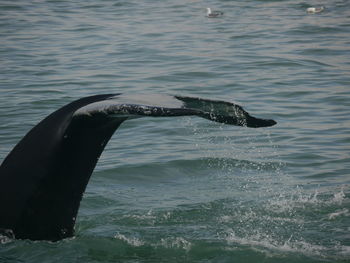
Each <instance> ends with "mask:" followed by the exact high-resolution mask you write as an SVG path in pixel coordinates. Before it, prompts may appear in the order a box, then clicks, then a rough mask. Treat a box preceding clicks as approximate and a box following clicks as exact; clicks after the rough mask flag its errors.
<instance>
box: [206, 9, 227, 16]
mask: <svg viewBox="0 0 350 263" xmlns="http://www.w3.org/2000/svg"><path fill="white" fill-rule="evenodd" d="M223 14H224V12H221V11H211V8H210V7H207V17H219V16H222V15H223Z"/></svg>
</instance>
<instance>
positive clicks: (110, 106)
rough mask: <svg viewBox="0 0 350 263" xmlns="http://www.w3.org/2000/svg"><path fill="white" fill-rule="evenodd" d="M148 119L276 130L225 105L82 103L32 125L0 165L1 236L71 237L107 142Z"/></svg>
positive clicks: (132, 100) (139, 99) (108, 97)
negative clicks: (127, 124)
mask: <svg viewBox="0 0 350 263" xmlns="http://www.w3.org/2000/svg"><path fill="white" fill-rule="evenodd" d="M146 116H149V117H175V116H200V117H203V118H206V119H209V120H212V121H215V122H221V123H226V124H231V125H238V126H247V127H254V128H257V127H268V126H272V125H274V124H276V122H275V121H273V120H265V119H258V118H255V117H252V116H250V115H249V114H248V113H247V112H246V111H244V110H243V108H242V107H241V106H239V105H236V104H233V103H230V102H223V101H214V100H206V99H199V98H190V97H183V96H167V95H152V96H149V95H143V96H141V95H138V96H135V95H134V96H128V95H122V94H105V95H96V96H91V97H86V98H82V99H79V100H77V101H74V102H72V103H69V104H67V105H66V106H64V107H62V108H61V109H59V110H57V111H55V112H54V113H52V114H50V115H49V116H48V117H46V118H45V119H44V120H42V121H41V122H40V123H39V124H37V125H36V126H35V127H34V128H33V129H32V130H31V131H29V132H28V134H27V135H26V136H24V137H23V139H22V140H21V141H20V142H19V143H18V144H17V145H16V146H15V147H14V149H13V150H12V151H11V152H10V154H9V155H8V156H7V157H6V158H5V160H4V161H3V163H2V164H1V166H0V209H1V211H2V212H1V213H2V215H1V216H0V229H2V233H13V234H14V236H15V237H16V238H22V239H24V238H28V239H32V240H59V239H62V238H65V237H70V236H72V235H73V234H74V224H75V220H76V215H77V213H78V209H79V205H80V201H81V199H82V196H83V193H84V191H85V188H86V186H87V183H88V181H89V179H90V176H91V174H92V172H93V170H94V168H95V166H96V164H97V162H98V159H99V157H100V155H101V153H102V151H103V150H104V148H105V146H106V144H107V142H108V141H109V139H110V138H111V136H112V135H113V133H114V132H115V130H116V129H117V128H118V127H119V126H120V125H121V124H122V123H123V122H124V121H125V120H127V119H131V118H138V117H146Z"/></svg>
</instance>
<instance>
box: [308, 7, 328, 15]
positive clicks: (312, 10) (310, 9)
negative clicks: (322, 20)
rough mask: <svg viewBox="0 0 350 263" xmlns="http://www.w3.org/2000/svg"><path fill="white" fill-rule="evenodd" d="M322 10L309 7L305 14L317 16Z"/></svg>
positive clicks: (322, 8)
mask: <svg viewBox="0 0 350 263" xmlns="http://www.w3.org/2000/svg"><path fill="white" fill-rule="evenodd" d="M323 10H324V7H323V6H321V7H309V8H308V9H306V12H307V13H308V14H317V13H321V12H322V11H323Z"/></svg>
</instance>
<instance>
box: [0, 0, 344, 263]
mask: <svg viewBox="0 0 350 263" xmlns="http://www.w3.org/2000/svg"><path fill="white" fill-rule="evenodd" d="M319 5H324V6H325V10H324V12H322V13H320V14H313V15H309V14H307V13H306V8H308V7H310V6H319ZM206 7H212V8H213V9H219V10H221V11H224V12H225V14H224V16H223V17H222V18H218V19H209V18H207V17H205V8H206ZM349 47H350V1H348V0H333V1H331V0H324V1H322V2H319V1H277V0H276V1H257V0H255V1H243V0H242V1H209V0H208V1H194V0H193V1H182V0H180V1H155V0H147V1H136V0H132V1H116V0H115V1H112V0H105V1H77V0H75V1H40V0H37V1H1V2H0V93H1V95H0V102H1V103H0V159H1V160H2V159H3V158H5V156H6V155H7V153H8V152H9V151H10V150H11V149H12V148H13V146H14V145H15V144H16V143H17V142H18V141H19V139H20V138H22V136H23V135H24V134H25V133H26V132H27V131H28V130H29V129H30V128H31V127H32V126H33V125H35V124H36V123H37V122H38V121H39V120H41V119H42V118H43V117H45V116H46V115H48V114H49V113H51V112H52V111H54V110H55V109H57V108H58V107H60V106H63V105H64V104H66V103H68V102H70V101H72V100H74V99H77V98H80V97H83V96H87V95H92V94H101V93H118V92H124V93H125V92H127V93H165V94H178V95H192V96H193V95H194V96H200V97H205V98H215V99H224V100H229V101H234V102H237V103H239V104H241V105H242V106H244V107H245V109H246V110H247V111H249V112H251V113H252V114H253V115H256V116H259V117H264V118H273V119H275V120H276V121H277V122H278V124H277V126H274V127H272V128H268V129H248V128H242V127H233V126H225V125H220V124H215V123H209V122H208V121H206V120H204V119H197V118H178V119H151V118H144V119H137V120H132V121H129V122H126V123H125V124H123V126H122V127H121V128H120V129H119V130H118V131H117V133H116V134H115V136H114V137H113V138H112V140H111V141H110V143H109V145H108V147H107V149H106V150H105V152H104V153H103V155H102V157H101V159H100V162H99V164H98V166H97V167H96V170H95V172H94V174H93V176H92V179H91V181H90V184H89V185H88V189H87V191H86V194H85V196H84V199H83V201H82V203H81V209H80V211H79V216H78V220H77V225H76V237H74V238H71V239H66V240H63V241H60V242H56V243H51V242H31V241H27V240H22V241H18V240H16V241H14V240H7V239H5V238H2V239H1V244H0V262H43V263H44V262H348V261H350V198H349V196H350V177H349V176H350V154H349V153H350V117H349V116H350V74H349V73H350V48H349ZM19 183H21V182H19ZM0 213H1V214H0V216H1V215H2V214H5V213H6V211H0Z"/></svg>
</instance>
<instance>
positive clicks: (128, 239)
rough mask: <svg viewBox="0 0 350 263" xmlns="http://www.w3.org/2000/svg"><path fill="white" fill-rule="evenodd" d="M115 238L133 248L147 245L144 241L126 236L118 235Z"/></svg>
mask: <svg viewBox="0 0 350 263" xmlns="http://www.w3.org/2000/svg"><path fill="white" fill-rule="evenodd" d="M114 238H116V239H119V240H121V241H124V242H126V243H127V244H129V245H131V246H133V247H140V246H143V245H144V244H145V243H144V242H143V241H142V240H140V239H138V238H136V237H126V236H125V235H123V234H120V233H118V234H116V235H115V236H114Z"/></svg>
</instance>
